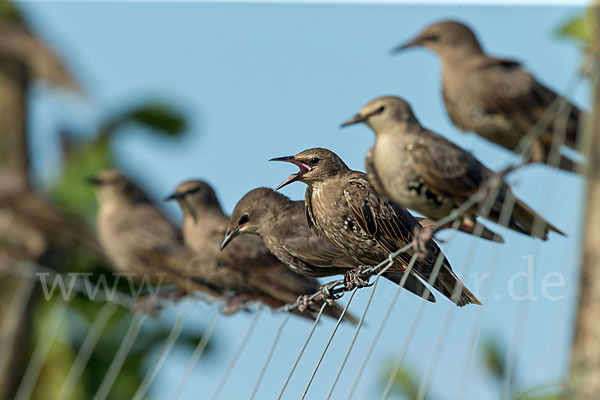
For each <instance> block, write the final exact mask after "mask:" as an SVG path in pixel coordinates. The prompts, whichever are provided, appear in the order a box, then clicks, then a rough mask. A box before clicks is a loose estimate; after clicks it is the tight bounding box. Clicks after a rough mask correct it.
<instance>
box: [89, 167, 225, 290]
mask: <svg viewBox="0 0 600 400" xmlns="http://www.w3.org/2000/svg"><path fill="white" fill-rule="evenodd" d="M89 183H91V184H93V185H94V186H95V187H96V189H97V190H96V195H97V198H98V202H99V207H98V214H97V216H96V230H97V235H98V240H99V241H100V244H101V246H102V248H103V250H104V252H105V253H106V255H107V257H108V258H109V260H110V261H111V262H112V264H113V266H114V268H115V269H116V270H117V272H119V273H124V274H132V275H133V276H132V278H133V280H134V281H136V282H138V283H142V284H146V285H152V286H155V287H156V286H158V287H160V286H162V285H176V286H177V288H178V289H179V290H181V291H183V292H189V291H192V290H199V291H202V292H204V293H207V294H210V295H212V296H214V297H220V296H221V295H222V291H221V290H220V288H218V287H215V286H212V285H211V283H210V282H205V281H203V280H202V279H198V277H196V276H192V275H191V274H190V271H191V270H192V269H193V268H197V267H198V266H199V265H202V263H200V262H198V261H199V260H197V259H196V260H194V258H193V256H192V254H191V253H190V252H189V251H188V250H187V249H186V247H185V245H184V243H183V238H182V236H181V231H180V230H179V229H178V228H177V227H175V226H174V225H173V224H171V223H170V222H169V221H168V220H167V219H166V218H165V217H164V215H163V214H162V213H161V212H160V211H159V210H158V209H157V208H156V206H155V205H154V204H153V203H152V202H151V201H150V200H149V199H148V197H147V196H146V195H145V194H144V193H143V192H142V191H141V190H140V189H139V188H138V187H137V186H136V185H135V184H134V183H133V182H131V181H130V180H129V179H128V178H126V177H125V175H123V174H122V173H121V172H119V171H116V170H109V171H103V172H101V173H99V174H98V175H96V176H95V177H93V178H90V179H89Z"/></svg>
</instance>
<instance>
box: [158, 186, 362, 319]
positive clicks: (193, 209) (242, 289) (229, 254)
mask: <svg viewBox="0 0 600 400" xmlns="http://www.w3.org/2000/svg"><path fill="white" fill-rule="evenodd" d="M167 199H170V200H177V202H178V203H179V205H180V206H181V209H182V211H183V237H184V241H185V243H186V245H187V247H188V248H189V249H191V250H192V252H193V253H194V254H197V255H203V256H204V257H205V258H208V259H211V260H212V265H213V271H212V273H211V274H210V275H209V276H211V279H213V280H224V282H223V286H222V288H223V290H229V291H234V292H237V293H243V294H246V295H254V296H258V297H260V298H261V299H262V300H263V302H265V301H264V299H267V302H266V303H267V304H268V305H271V306H274V307H278V306H282V305H285V304H289V303H295V302H296V300H297V299H298V298H299V297H302V296H304V295H312V294H314V293H316V292H318V291H319V290H320V285H319V283H318V282H317V280H315V279H314V278H310V277H307V276H303V275H300V274H297V273H295V272H293V271H292V270H290V269H288V268H286V267H285V265H283V264H282V263H281V262H280V261H279V260H278V259H277V258H276V257H275V256H274V255H273V254H271V253H270V252H269V249H267V247H266V246H265V245H264V244H263V242H262V240H261V239H260V238H259V237H258V236H252V235H245V236H244V237H240V238H239V239H238V240H236V241H235V242H233V243H231V244H230V245H229V246H228V247H227V248H225V249H223V251H220V247H221V241H222V239H223V236H224V234H225V232H226V230H227V224H228V223H229V218H228V217H227V216H226V215H225V213H224V212H223V210H222V208H221V205H220V203H219V200H218V199H217V196H216V194H215V192H214V190H213V189H212V187H211V186H210V185H209V184H207V183H206V182H203V181H200V180H190V181H186V182H183V183H181V184H180V185H179V186H177V188H176V189H175V193H173V194H172V195H171V196H169V197H168V198H167ZM340 313H341V308H340V307H339V306H338V305H337V304H334V305H333V306H330V307H327V308H326V309H325V314H327V315H330V316H332V317H335V318H337V317H339V315H340ZM302 315H303V316H307V315H311V314H307V313H302ZM346 319H347V320H349V321H354V317H352V316H350V315H349V314H346Z"/></svg>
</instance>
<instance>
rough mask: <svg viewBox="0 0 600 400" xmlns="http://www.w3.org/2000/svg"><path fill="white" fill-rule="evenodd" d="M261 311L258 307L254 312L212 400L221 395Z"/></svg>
mask: <svg viewBox="0 0 600 400" xmlns="http://www.w3.org/2000/svg"><path fill="white" fill-rule="evenodd" d="M261 311H262V308H260V307H259V308H258V309H257V310H256V313H255V314H254V318H252V322H250V325H249V326H248V331H247V332H246V335H245V336H244V338H243V339H242V342H241V343H240V345H239V347H238V349H237V350H236V352H235V354H234V355H233V358H232V359H231V361H230V362H229V365H227V368H226V369H225V373H224V374H223V377H222V378H221V381H220V382H219V384H218V385H217V389H216V390H215V392H214V393H213V395H212V396H211V399H212V400H215V399H216V398H217V397H219V394H221V390H223V387H224V386H225V383H226V382H227V379H228V378H229V375H230V374H231V371H233V368H234V367H235V364H236V363H237V360H238V359H239V358H240V355H241V354H242V352H243V351H244V349H245V348H246V345H247V344H248V341H249V340H250V336H252V332H253V331H254V328H255V327H256V323H257V322H258V319H259V317H260V314H261Z"/></svg>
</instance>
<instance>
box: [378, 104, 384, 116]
mask: <svg viewBox="0 0 600 400" xmlns="http://www.w3.org/2000/svg"><path fill="white" fill-rule="evenodd" d="M384 110H385V106H381V107H379V108H378V109H377V114H380V113H382V112H383V111H384Z"/></svg>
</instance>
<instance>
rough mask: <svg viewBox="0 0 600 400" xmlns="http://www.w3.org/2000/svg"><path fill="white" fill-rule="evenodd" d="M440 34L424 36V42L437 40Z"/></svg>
mask: <svg viewBox="0 0 600 400" xmlns="http://www.w3.org/2000/svg"><path fill="white" fill-rule="evenodd" d="M439 38H440V37H439V36H438V35H428V36H425V37H424V38H423V41H424V42H437V41H438V40H439Z"/></svg>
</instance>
